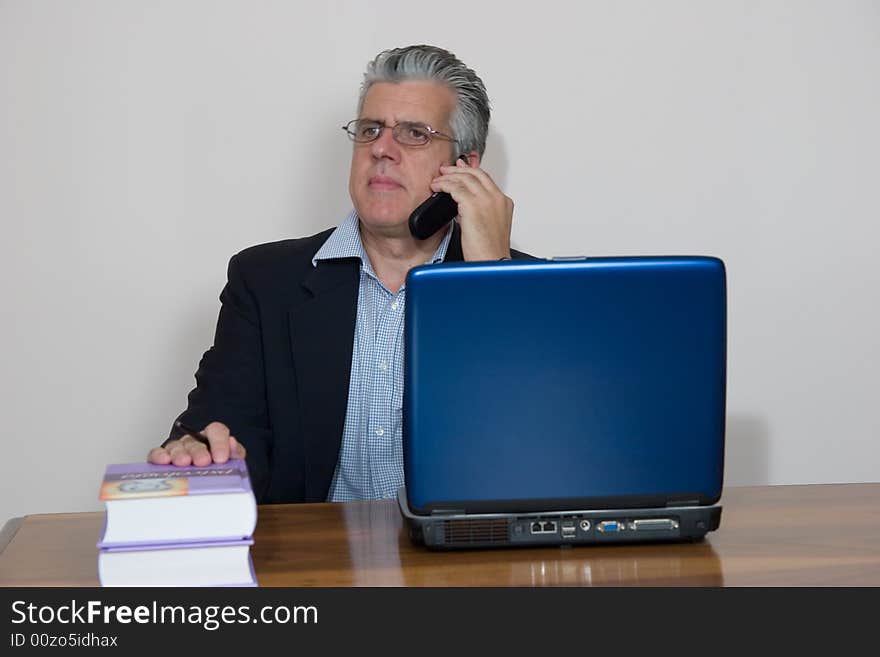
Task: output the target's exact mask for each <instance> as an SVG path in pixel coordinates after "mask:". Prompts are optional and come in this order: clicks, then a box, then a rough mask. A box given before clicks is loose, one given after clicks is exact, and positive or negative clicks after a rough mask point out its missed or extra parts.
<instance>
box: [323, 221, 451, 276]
mask: <svg viewBox="0 0 880 657" xmlns="http://www.w3.org/2000/svg"><path fill="white" fill-rule="evenodd" d="M359 226H360V218H359V217H358V214H357V211H356V210H352V211H351V212H349V213H348V216H347V217H346V218H345V220H344V221H343V222H342V223H341V224H339V226H337V227H336V230H334V231H333V233H332V234H331V235H330V237H329V238H327V241H326V242H324V244H323V245H322V246H321V248H320V249H318V252H317V253H315V255H314V256H313V257H312V266H317V264H318V261H319V260H335V259H338V258H359V259H360V261H361V268H362V269H363V270H364V271H365V272H366V273H368V274H369V275H370V276H372V277H373V278H375V277H376V274H375V272H374V271H373V265H372V264H370V258H369V256H367V252H366V251H365V250H364V243H363V242H362V241H361V231H360V227H359ZM450 239H452V223H450V224H449V227H448V228H447V229H446V235H445V236H444V237H443V240H442V241H441V242H440V245H439V246H438V247H437V250H436V251H434V255H433V256H431V259H430V260H428V262H427V263H426V264H434V263H437V262H443V259H444V258H445V257H446V250H447V249H448V248H449V240H450Z"/></svg>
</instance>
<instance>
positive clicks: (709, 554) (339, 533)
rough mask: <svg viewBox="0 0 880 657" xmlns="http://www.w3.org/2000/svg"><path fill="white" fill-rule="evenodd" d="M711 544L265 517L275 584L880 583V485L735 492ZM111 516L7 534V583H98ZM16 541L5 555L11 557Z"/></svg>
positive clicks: (264, 557) (264, 576)
mask: <svg viewBox="0 0 880 657" xmlns="http://www.w3.org/2000/svg"><path fill="white" fill-rule="evenodd" d="M722 504H723V505H724V512H723V514H722V517H721V528H720V529H719V530H717V531H715V532H712V533H711V534H709V536H708V538H707V539H706V540H705V541H703V542H701V543H680V544H662V545H623V546H613V547H612V546H601V547H595V546H584V547H566V548H538V549H531V548H518V549H509V550H471V551H461V552H429V551H427V550H425V549H423V548H419V547H415V546H413V545H411V544H410V542H409V538H408V536H407V534H406V532H405V531H404V530H403V529H402V524H401V519H400V514H399V512H398V510H397V506H396V503H395V502H393V501H391V500H384V501H380V502H354V503H347V504H302V505H282V506H262V507H260V510H259V523H258V525H257V530H256V533H255V536H254V539H255V544H254V546H253V548H252V554H253V559H254V566H255V569H256V571H257V578H258V580H259V583H260V584H261V585H262V586H363V585H365V586H398V585H403V586H447V585H452V586H548V585H549V586H554V585H575V586H582V585H586V586H589V585H612V586H615V585H639V586H645V585H672V586H677V585H686V586H743V585H746V586H750V585H771V586H776V585H783V586H788V585H797V586H801V585H816V586H825V585H834V586H867V585H871V586H880V483H876V484H843V485H812V486H766V487H751V488H730V489H727V490H725V491H724V496H723V498H722ZM102 517H103V514H101V513H64V514H49V515H33V516H27V517H25V518H23V519H13V520H12V521H10V522H9V523H7V525H6V527H5V528H4V530H3V532H0V549H3V551H2V553H0V584H2V585H6V586H40V585H43V586H45V585H48V586H54V585H66V586H97V585H98V579H97V575H96V566H97V550H96V548H95V543H96V542H97V540H98V533H99V531H100V528H101V522H102ZM4 538H5V543H6V544H5V548H4Z"/></svg>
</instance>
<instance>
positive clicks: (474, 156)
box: [459, 151, 480, 169]
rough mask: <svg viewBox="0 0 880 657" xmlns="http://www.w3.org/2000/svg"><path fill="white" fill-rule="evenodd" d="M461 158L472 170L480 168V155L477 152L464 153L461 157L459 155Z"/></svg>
mask: <svg viewBox="0 0 880 657" xmlns="http://www.w3.org/2000/svg"><path fill="white" fill-rule="evenodd" d="M459 158H461V159H463V160H464V161H465V163H467V165H468V166H469V167H471V168H472V169H473V168H477V167H479V166H480V154H479V153H477V151H471V152H470V153H462V154H461V155H459Z"/></svg>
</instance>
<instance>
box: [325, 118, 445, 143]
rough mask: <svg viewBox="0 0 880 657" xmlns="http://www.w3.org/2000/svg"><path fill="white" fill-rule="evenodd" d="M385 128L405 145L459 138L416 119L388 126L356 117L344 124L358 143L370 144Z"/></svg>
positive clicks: (349, 134) (343, 127)
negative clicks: (435, 138) (434, 139)
mask: <svg viewBox="0 0 880 657" xmlns="http://www.w3.org/2000/svg"><path fill="white" fill-rule="evenodd" d="M385 128H389V129H390V130H391V136H392V137H394V141H396V142H397V143H398V144H403V145H404V146H424V145H425V144H427V143H429V142H430V141H431V139H433V138H434V137H437V138H439V139H446V140H448V141H452V142H456V143H458V140H457V139H453V138H452V137H450V136H449V135H444V134H443V133H442V132H437V131H436V130H434V128H432V127H431V126H429V125H425V124H424V123H417V122H415V121H401V122H400V123H398V124H396V125H393V126H388V125H385V123H384V122H382V121H374V120H373V119H355V120H354V121H349V122H348V123H346V124H345V125H344V126H342V129H343V130H345V132H347V133H348V136H349V137H350V138H351V140H352V141H353V142H355V143H357V144H369V143H370V142H371V141H376V140H377V139H378V138H379V135H381V134H382V130H384V129H385Z"/></svg>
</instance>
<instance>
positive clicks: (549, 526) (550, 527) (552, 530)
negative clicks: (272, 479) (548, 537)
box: [544, 522, 556, 534]
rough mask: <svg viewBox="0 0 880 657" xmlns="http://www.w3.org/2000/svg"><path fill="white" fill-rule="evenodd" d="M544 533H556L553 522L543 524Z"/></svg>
mask: <svg viewBox="0 0 880 657" xmlns="http://www.w3.org/2000/svg"><path fill="white" fill-rule="evenodd" d="M544 531H545V532H546V533H548V534H555V533H556V523H555V522H545V523H544Z"/></svg>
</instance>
